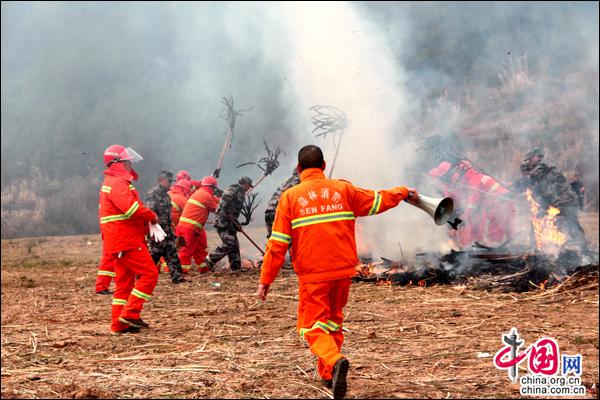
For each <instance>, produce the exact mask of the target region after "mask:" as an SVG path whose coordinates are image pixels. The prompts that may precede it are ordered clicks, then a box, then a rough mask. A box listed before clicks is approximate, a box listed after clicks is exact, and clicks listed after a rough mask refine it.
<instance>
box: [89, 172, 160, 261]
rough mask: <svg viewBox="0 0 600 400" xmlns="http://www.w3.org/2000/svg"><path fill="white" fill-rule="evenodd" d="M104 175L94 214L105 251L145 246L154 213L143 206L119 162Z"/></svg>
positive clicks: (118, 250) (154, 216) (130, 177)
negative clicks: (97, 208) (98, 201)
mask: <svg viewBox="0 0 600 400" xmlns="http://www.w3.org/2000/svg"><path fill="white" fill-rule="evenodd" d="M104 174H105V177H104V182H103V183H102V187H101V188H100V207H99V210H98V216H99V219H100V231H101V232H102V238H103V240H104V248H105V250H106V252H108V253H111V254H112V253H118V252H120V251H124V250H129V249H132V248H136V247H139V246H145V238H144V235H145V234H146V232H147V230H148V222H149V221H152V220H153V219H154V218H156V214H154V212H152V211H151V210H149V209H147V208H146V207H144V205H143V203H142V202H141V200H140V197H139V195H138V192H137V190H135V187H134V186H133V185H132V184H131V181H132V179H133V177H132V175H131V174H129V173H128V172H127V171H126V170H125V169H124V168H123V165H122V164H121V163H114V164H111V166H110V167H108V168H107V169H106V170H105V171H104Z"/></svg>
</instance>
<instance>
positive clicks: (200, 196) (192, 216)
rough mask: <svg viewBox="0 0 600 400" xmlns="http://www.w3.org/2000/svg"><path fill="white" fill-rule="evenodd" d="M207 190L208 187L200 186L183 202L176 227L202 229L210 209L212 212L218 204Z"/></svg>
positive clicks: (198, 230) (197, 230)
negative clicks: (183, 205)
mask: <svg viewBox="0 0 600 400" xmlns="http://www.w3.org/2000/svg"><path fill="white" fill-rule="evenodd" d="M209 190H210V189H209V188H208V187H205V186H201V187H200V189H198V190H196V191H195V192H194V194H192V196H191V197H190V198H189V199H188V201H187V203H185V207H183V212H182V213H181V217H180V218H179V224H177V227H180V226H181V227H184V228H190V229H192V230H194V231H196V232H200V231H201V230H202V229H203V227H204V224H205V223H206V220H207V219H208V214H209V213H210V212H211V211H212V212H214V211H215V210H216V209H217V206H218V205H219V202H218V201H217V199H215V197H214V196H213V195H212V194H211V193H210V192H209Z"/></svg>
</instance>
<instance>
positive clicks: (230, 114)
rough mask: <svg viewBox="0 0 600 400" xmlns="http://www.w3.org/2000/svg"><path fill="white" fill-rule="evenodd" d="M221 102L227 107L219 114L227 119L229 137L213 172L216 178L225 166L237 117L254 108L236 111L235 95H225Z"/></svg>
mask: <svg viewBox="0 0 600 400" xmlns="http://www.w3.org/2000/svg"><path fill="white" fill-rule="evenodd" d="M221 103H223V104H224V105H225V107H226V109H225V111H223V112H221V114H220V115H219V116H220V117H221V118H223V119H224V120H226V121H227V137H226V138H225V143H224V144H223V149H222V150H221V155H220V156H219V161H218V162H217V168H215V171H214V172H213V176H214V177H215V178H218V177H219V175H220V174H221V167H222V166H223V159H224V158H225V152H226V151H227V148H231V142H232V141H233V133H234V132H233V130H234V129H235V119H236V117H238V116H241V115H242V112H245V111H250V110H252V107H250V108H248V109H247V110H239V111H235V110H234V109H233V96H229V98H227V97H223V100H222V101H221Z"/></svg>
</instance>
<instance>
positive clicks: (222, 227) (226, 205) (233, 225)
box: [205, 176, 252, 272]
mask: <svg viewBox="0 0 600 400" xmlns="http://www.w3.org/2000/svg"><path fill="white" fill-rule="evenodd" d="M251 187H252V179H250V178H248V177H247V176H242V177H241V178H240V179H239V181H238V183H236V184H233V185H230V186H228V187H227V189H225V191H224V192H223V196H221V202H220V203H219V207H218V208H217V211H215V222H214V223H213V226H214V227H215V228H216V230H217V233H218V234H219V237H220V238H221V241H222V243H221V245H220V246H219V247H217V248H216V249H214V250H213V251H212V252H211V253H209V254H208V255H207V256H206V259H205V262H206V265H207V266H208V268H210V270H211V271H214V269H215V265H216V263H217V262H219V260H221V259H222V258H223V257H225V256H227V258H228V259H229V268H230V269H231V271H232V272H237V271H240V270H241V268H242V260H241V257H240V243H239V241H238V239H237V233H238V232H239V231H240V230H241V229H242V228H241V224H240V223H239V222H238V220H237V219H238V217H239V216H240V211H241V210H242V206H243V205H244V197H245V195H246V192H247V191H248V190H250V188H251Z"/></svg>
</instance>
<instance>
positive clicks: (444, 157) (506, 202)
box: [427, 137, 587, 251]
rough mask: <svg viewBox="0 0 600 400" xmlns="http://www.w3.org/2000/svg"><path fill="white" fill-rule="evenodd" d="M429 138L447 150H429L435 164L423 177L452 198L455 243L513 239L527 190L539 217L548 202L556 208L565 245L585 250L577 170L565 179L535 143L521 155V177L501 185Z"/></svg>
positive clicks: (491, 244)
mask: <svg viewBox="0 0 600 400" xmlns="http://www.w3.org/2000/svg"><path fill="white" fill-rule="evenodd" d="M432 141H434V142H436V143H435V146H437V147H443V148H444V149H445V151H433V152H432V153H433V154H434V155H435V158H436V160H437V162H438V163H437V165H436V166H435V167H434V168H431V169H430V170H429V171H428V173H427V176H428V177H429V178H433V179H432V180H433V181H434V182H435V184H436V187H437V189H438V191H439V193H440V194H441V195H443V196H448V197H451V198H452V199H453V200H454V205H455V211H454V215H453V218H458V219H459V221H460V223H459V224H457V225H455V226H453V227H452V229H450V228H449V231H450V237H451V239H452V240H453V241H454V243H455V244H456V246H457V247H459V248H461V249H465V248H469V247H471V246H473V245H484V246H486V247H498V246H503V245H506V244H508V243H510V242H511V241H515V240H516V238H517V233H518V232H517V231H518V230H519V228H521V227H522V226H523V224H519V218H518V217H517V215H518V212H517V211H518V210H517V209H519V208H520V209H523V208H524V209H526V212H527V215H529V211H530V208H531V205H530V203H528V201H527V197H526V196H525V193H526V192H528V191H529V193H530V196H531V199H532V200H533V201H535V203H536V204H537V205H538V209H539V214H538V215H536V216H534V217H536V218H543V217H544V216H545V215H546V214H547V212H548V210H549V209H550V207H553V208H555V209H556V210H559V213H558V214H557V215H556V227H557V229H558V230H559V231H561V232H563V233H564V234H565V235H566V237H567V243H566V245H567V246H568V247H570V248H573V249H575V250H577V251H585V250H587V242H586V239H585V235H584V231H583V229H582V228H581V225H580V224H579V221H578V215H577V210H578V209H583V198H584V193H585V188H584V186H583V184H582V183H581V182H580V181H579V176H578V175H577V174H575V176H574V180H573V182H572V183H571V184H569V183H568V182H567V179H566V177H565V176H564V174H563V173H561V172H560V171H559V170H558V169H557V168H556V167H551V166H548V165H547V164H546V163H544V162H543V159H544V153H543V152H542V151H541V150H540V149H539V148H537V147H536V148H533V149H531V150H530V151H528V152H527V153H526V154H525V157H524V159H523V162H522V163H521V166H520V172H521V177H520V178H519V179H516V180H515V181H514V182H512V183H507V184H501V183H500V182H499V181H498V180H496V179H495V178H494V177H492V176H490V175H489V174H487V173H486V172H484V171H483V170H482V169H481V168H479V167H477V166H476V165H474V164H473V163H472V162H471V161H470V160H468V159H467V158H466V157H464V156H462V154H460V153H459V152H457V151H454V152H453V151H448V149H449V148H451V146H450V145H449V144H448V143H447V142H444V140H442V139H440V138H435V137H434V138H433V140H432ZM428 150H431V146H430V147H428ZM451 219H452V218H451ZM532 240H534V239H532Z"/></svg>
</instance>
